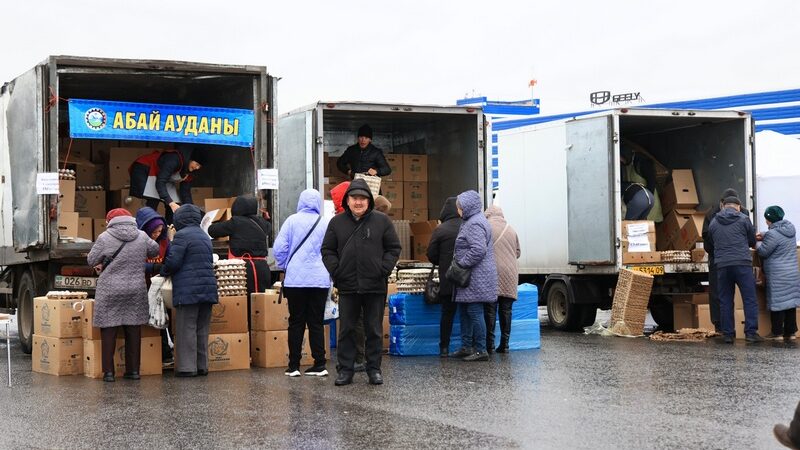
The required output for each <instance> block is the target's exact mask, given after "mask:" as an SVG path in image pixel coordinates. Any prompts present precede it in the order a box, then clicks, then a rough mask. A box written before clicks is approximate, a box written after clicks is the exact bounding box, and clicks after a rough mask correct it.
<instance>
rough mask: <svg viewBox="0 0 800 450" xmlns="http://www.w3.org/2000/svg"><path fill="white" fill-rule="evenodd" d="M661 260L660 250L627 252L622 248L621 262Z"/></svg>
mask: <svg viewBox="0 0 800 450" xmlns="http://www.w3.org/2000/svg"><path fill="white" fill-rule="evenodd" d="M657 262H661V252H628V251H627V250H625V249H624V248H623V251H622V264H651V263H657Z"/></svg>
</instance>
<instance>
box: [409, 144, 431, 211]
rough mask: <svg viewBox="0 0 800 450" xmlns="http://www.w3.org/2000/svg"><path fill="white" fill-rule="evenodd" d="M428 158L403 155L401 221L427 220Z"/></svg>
mask: <svg viewBox="0 0 800 450" xmlns="http://www.w3.org/2000/svg"><path fill="white" fill-rule="evenodd" d="M428 215H429V213H428V157H427V156H426V155H403V219H405V220H410V221H411V222H424V221H426V220H428Z"/></svg>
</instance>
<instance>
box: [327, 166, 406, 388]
mask: <svg viewBox="0 0 800 450" xmlns="http://www.w3.org/2000/svg"><path fill="white" fill-rule="evenodd" d="M342 207H343V208H344V209H345V212H344V213H343V214H339V215H337V216H336V217H334V218H333V219H331V221H330V223H329V224H328V228H327V230H326V232H325V239H324V240H323V242H322V262H323V263H324V264H325V268H326V269H327V270H328V273H330V275H331V278H333V282H334V286H336V288H337V289H338V290H339V322H340V326H341V329H340V331H339V342H338V346H337V349H336V350H337V357H338V365H337V369H338V371H339V375H338V376H337V378H336V381H335V384H336V385H337V386H342V385H346V384H350V383H352V382H353V371H354V367H353V366H354V362H355V353H356V343H355V322H356V321H357V320H358V315H359V314H360V313H361V312H362V311H363V313H364V332H365V334H366V360H367V375H368V376H369V382H370V384H383V377H382V375H381V352H382V347H383V338H382V335H383V330H382V328H383V309H384V304H385V302H386V291H387V283H388V277H389V274H390V273H391V272H392V270H394V266H395V264H397V260H398V259H399V257H400V250H401V246H400V239H399V238H398V237H397V233H396V232H395V229H394V225H392V221H391V220H390V219H389V217H388V216H386V215H385V214H382V213H380V212H378V211H374V208H375V200H374V199H373V197H372V193H371V192H370V189H369V187H368V186H367V183H366V182H365V181H364V180H363V179H357V180H354V181H353V182H352V183H350V187H349V188H348V189H347V195H346V196H345V198H344V200H343V201H342Z"/></svg>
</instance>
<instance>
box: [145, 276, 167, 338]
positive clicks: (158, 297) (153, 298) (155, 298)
mask: <svg viewBox="0 0 800 450" xmlns="http://www.w3.org/2000/svg"><path fill="white" fill-rule="evenodd" d="M167 280H169V278H164V277H161V276H154V277H153V278H151V279H150V290H149V291H147V301H148V303H149V305H150V318H149V319H148V321H147V323H148V325H150V326H151V327H153V328H158V329H159V330H163V329H164V328H167V321H168V320H169V319H168V317H167V311H166V306H164V297H163V294H162V287H163V286H164V283H165V282H166V281H167ZM170 285H171V283H170ZM170 287H171V286H170ZM170 297H171V296H170Z"/></svg>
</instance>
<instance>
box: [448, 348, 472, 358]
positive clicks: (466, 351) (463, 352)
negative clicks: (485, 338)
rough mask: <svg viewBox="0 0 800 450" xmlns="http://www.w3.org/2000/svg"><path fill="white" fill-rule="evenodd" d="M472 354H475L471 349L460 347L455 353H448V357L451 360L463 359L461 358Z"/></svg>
mask: <svg viewBox="0 0 800 450" xmlns="http://www.w3.org/2000/svg"><path fill="white" fill-rule="evenodd" d="M473 353H475V351H474V350H472V349H471V348H466V347H461V348H460V349H458V350H456V351H455V352H453V353H450V357H451V358H463V357H465V356H469V355H471V354H473Z"/></svg>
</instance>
